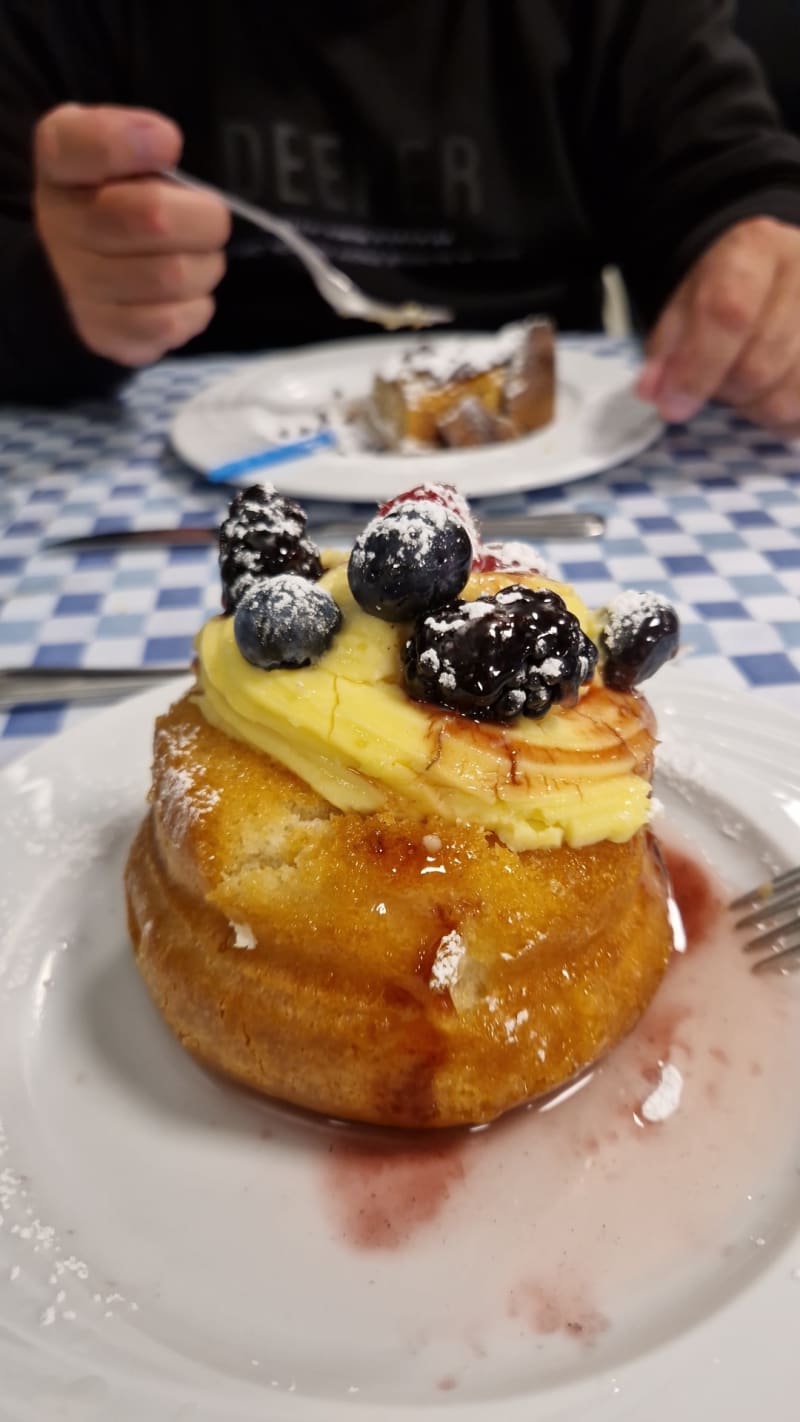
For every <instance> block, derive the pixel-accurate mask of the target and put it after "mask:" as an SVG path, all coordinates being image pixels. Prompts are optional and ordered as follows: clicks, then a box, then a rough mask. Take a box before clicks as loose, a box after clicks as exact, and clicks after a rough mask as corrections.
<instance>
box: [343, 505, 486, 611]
mask: <svg viewBox="0 0 800 1422" xmlns="http://www.w3.org/2000/svg"><path fill="white" fill-rule="evenodd" d="M471 567H472V540H471V538H470V536H469V533H468V532H467V530H466V528H465V527H464V524H463V523H462V521H461V519H460V518H458V517H457V516H456V515H455V514H453V513H451V512H450V510H449V509H447V508H446V507H445V506H444V505H443V504H441V503H438V502H434V501H429V502H426V503H418V502H416V501H414V500H411V501H409V502H403V503H397V504H395V505H393V506H392V507H391V508H390V509H389V511H388V513H386V514H384V515H383V516H382V517H381V516H380V515H379V516H378V517H377V518H374V519H373V520H372V522H371V523H368V524H367V527H366V528H365V529H364V532H363V533H362V534H361V536H360V537H359V538H358V539H357V540H356V542H355V544H354V545H353V551H352V553H351V554H350V562H349V563H348V566H347V580H348V582H349V584H350V591H351V592H352V594H353V597H354V598H355V600H356V602H357V603H358V605H359V607H362V608H363V609H364V611H365V612H369V613H371V615H372V616H373V617H381V618H383V620H384V621H385V622H406V621H409V620H410V619H411V618H413V617H416V616H417V615H418V614H419V613H421V612H426V611H429V610H430V609H432V608H435V607H441V606H442V605H443V604H444V603H446V602H450V601H451V599H452V598H454V597H457V596H458V594H459V593H460V592H461V590H462V588H463V587H464V585H465V584H466V582H467V579H468V578H469V574H470V568H471Z"/></svg>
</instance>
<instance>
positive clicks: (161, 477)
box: [0, 359, 800, 761]
mask: <svg viewBox="0 0 800 1422" xmlns="http://www.w3.org/2000/svg"><path fill="white" fill-rule="evenodd" d="M235 364H236V362H235V360H233V359H214V360H209V359H203V360H176V361H169V362H165V363H163V364H162V365H160V366H158V367H156V368H154V369H152V370H148V371H146V372H144V373H142V374H140V375H138V376H137V377H135V378H134V379H132V380H131V382H130V383H129V384H128V386H127V387H126V388H125V390H124V391H123V393H122V395H121V396H120V397H119V399H118V400H117V401H114V402H103V403H93V404H88V403H87V404H85V405H79V406H74V407H72V408H71V409H69V410H66V411H40V410H32V409H14V408H10V407H5V408H4V409H2V410H0V668H8V667H15V668H16V667H28V666H48V665H50V666H69V667H74V666H95V667H101V666H102V667H111V666H113V667H139V666H148V667H159V666H162V667H167V666H173V667H176V668H180V667H185V666H187V665H188V662H189V659H190V655H191V648H192V638H193V635H194V633H195V632H196V630H197V628H198V626H199V625H200V623H201V622H202V621H203V620H204V619H205V618H206V617H207V616H208V615H210V614H211V613H213V612H215V611H217V610H218V607H219V582H218V576H217V568H216V554H215V550H214V549H213V547H209V548H199V549H198V548H188V549H146V550H144V549H140V550H127V551H125V552H108V551H102V552H90V553H81V554H67V553H51V552H46V551H44V550H43V544H44V543H45V542H46V541H48V540H51V539H54V538H67V537H72V536H76V535H81V534H87V533H92V532H100V531H102V530H106V529H111V528H119V527H131V528H145V527H148V526H150V527H155V526H163V525H169V526H172V525H180V524H194V523H199V522H208V523H215V522H218V521H219V518H220V516H221V514H222V512H223V509H224V507H225V495H224V494H223V493H222V492H221V491H220V490H215V489H213V488H212V487H210V486H209V485H208V484H207V483H205V481H204V480H202V479H201V478H200V477H198V476H196V475H194V474H193V473H192V472H191V471H190V470H187V469H186V467H185V466H184V465H182V464H181V463H180V461H179V460H178V459H177V458H176V457H175V456H174V455H173V454H172V452H171V450H170V448H169V442H168V429H169V425H170V421H171V419H172V417H173V415H174V413H175V411H176V409H177V408H178V406H179V405H180V404H181V403H182V402H183V401H185V400H186V399H188V398H189V397H190V396H191V395H193V394H194V393H195V392H196V391H198V390H200V389H201V388H202V387H203V386H204V385H207V384H208V383H210V382H211V381H214V380H217V379H219V378H220V377H221V376H223V375H225V374H227V373H228V372H229V371H230V370H232V369H233V368H234V366H235ZM412 472H413V471H412V470H411V469H410V470H409V473H410V475H411V473H412ZM410 482H411V479H410ZM485 503H486V501H477V503H476V507H477V508H478V510H479V511H480V508H481V507H482V506H484V507H485ZM315 507H316V508H321V507H322V506H321V505H315ZM525 507H535V508H536V509H537V510H564V509H584V510H590V509H592V510H597V511H599V512H600V513H603V514H605V515H606V517H607V519H608V530H607V536H606V538H605V539H604V540H603V541H602V542H600V541H584V542H569V543H566V542H565V543H558V544H552V543H551V544H548V545H547V549H546V554H547V557H548V559H549V561H550V562H551V563H555V564H556V566H557V567H558V568H559V569H560V573H561V575H562V576H563V577H564V578H565V579H567V580H568V581H570V582H572V583H574V585H575V586H576V588H577V589H578V591H579V592H580V593H581V595H582V596H583V597H584V599H585V600H586V601H587V602H589V603H590V604H592V605H595V606H600V605H602V604H603V603H605V602H606V601H607V600H608V598H609V597H611V596H612V595H613V594H614V593H615V592H616V591H618V590H619V589H620V588H622V587H637V588H645V587H647V588H654V589H656V590H657V591H660V592H663V593H664V594H665V595H666V596H667V597H669V598H670V599H672V600H673V601H674V602H675V604H676V606H677V608H678V611H679V613H680V616H681V619H682V623H683V642H684V651H683V653H682V655H684V656H685V657H686V658H687V660H688V659H691V661H692V664H693V666H692V669H693V671H696V673H697V674H698V675H701V676H703V677H704V678H705V679H706V680H709V681H713V682H715V683H716V684H718V685H720V686H722V687H726V688H728V689H730V688H745V687H749V688H753V689H755V690H756V691H757V692H758V693H759V694H761V695H765V696H769V697H771V698H772V699H773V700H775V701H780V702H782V703H784V704H785V705H787V706H788V707H790V708H794V709H796V710H797V711H798V713H800V601H799V600H798V594H800V451H798V450H797V449H793V448H792V447H790V446H787V445H786V444H783V443H781V442H780V441H779V440H777V439H775V438H774V437H772V436H771V435H769V434H767V433H765V432H763V431H760V430H757V429H755V428H754V427H753V426H751V425H749V424H747V423H746V422H745V421H743V420H741V419H739V418H737V417H735V416H734V415H732V414H731V413H730V412H728V411H726V410H723V409H720V408H717V407H709V408H708V409H707V410H705V411H704V412H703V413H702V414H701V415H699V416H698V417H697V419H695V420H694V421H693V422H692V424H691V425H689V426H687V427H686V428H680V429H679V428H676V429H671V430H668V431H667V432H666V433H665V434H664V435H663V437H662V438H661V439H660V440H659V442H658V443H657V444H656V445H654V446H653V447H652V448H650V449H649V450H647V451H646V452H645V453H644V454H642V455H641V456H639V458H637V459H635V460H632V461H630V462H629V463H627V464H626V465H624V466H623V467H621V468H618V469H616V470H612V471H610V472H608V473H606V474H603V475H595V476H593V477H591V478H589V479H584V480H581V481H580V482H578V483H574V484H568V485H566V486H565V487H564V488H563V489H552V490H544V491H539V492H537V493H535V494H527V495H525V494H515V495H513V496H509V497H503V498H500V499H496V500H492V511H493V512H502V513H503V514H506V513H513V512H515V511H519V510H521V509H523V508H525ZM332 508H333V511H334V512H335V513H336V514H337V515H341V514H343V513H348V514H349V513H355V514H359V513H363V514H364V515H365V516H366V514H367V513H368V511H369V506H366V505H362V506H360V507H359V506H358V505H346V506H343V505H341V504H336V505H335V506H332ZM97 709H98V704H97V703H95V704H93V705H92V706H87V705H81V706H70V705H69V704H65V703H53V704H46V705H38V706H17V707H14V708H13V709H12V710H11V711H8V712H2V711H0V761H7V760H10V759H11V758H12V757H13V756H15V755H18V754H20V753H21V752H23V751H24V750H27V749H29V748H30V747H32V746H33V745H35V744H36V742H37V741H39V740H41V739H42V738H44V737H46V736H50V735H52V734H54V733H55V732H57V731H59V730H61V729H62V728H64V727H66V726H68V725H70V724H71V723H73V722H74V721H76V720H77V719H79V718H83V717H86V716H91V715H92V714H96V712H97Z"/></svg>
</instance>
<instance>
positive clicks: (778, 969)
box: [751, 943, 800, 973]
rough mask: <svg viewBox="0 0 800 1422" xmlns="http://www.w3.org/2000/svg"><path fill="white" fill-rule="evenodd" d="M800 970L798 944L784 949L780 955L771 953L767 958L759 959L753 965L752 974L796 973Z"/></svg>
mask: <svg viewBox="0 0 800 1422" xmlns="http://www.w3.org/2000/svg"><path fill="white" fill-rule="evenodd" d="M798 970H800V943H794V944H793V945H792V946H791V947H790V948H784V949H783V951H782V952H781V953H771V954H770V956H769V957H768V958H759V960H758V962H757V963H754V964H753V967H752V970H751V971H752V972H754V973H796V972H797V971H798Z"/></svg>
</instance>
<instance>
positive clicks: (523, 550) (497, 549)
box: [478, 539, 555, 578]
mask: <svg viewBox="0 0 800 1422" xmlns="http://www.w3.org/2000/svg"><path fill="white" fill-rule="evenodd" d="M478 565H479V567H480V568H481V569H483V571H485V572H494V571H498V572H509V573H538V574H540V575H541V576H542V577H544V578H555V570H554V569H553V568H552V567H551V566H550V564H549V563H548V562H547V560H546V559H545V558H543V557H542V555H541V553H539V551H538V550H537V549H536V548H532V547H531V545H530V544H529V543H523V542H522V541H521V540H520V539H511V540H509V541H508V542H507V543H482V544H481V546H480V548H479V549H478Z"/></svg>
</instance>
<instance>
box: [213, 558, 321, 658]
mask: <svg viewBox="0 0 800 1422" xmlns="http://www.w3.org/2000/svg"><path fill="white" fill-rule="evenodd" d="M341 625H342V614H341V611H340V610H339V608H338V607H337V605H336V603H335V602H334V600H333V598H332V597H331V595H330V593H329V592H326V590H325V589H324V588H318V587H315V585H314V584H313V583H311V582H309V581H308V579H307V578H301V577H298V576H297V574H296V573H279V574H278V575H277V576H276V577H274V578H261V579H260V580H259V581H258V582H256V583H254V584H253V586H252V587H251V588H250V589H249V590H248V592H246V593H245V595H244V597H243V598H242V600H241V602H240V603H239V606H238V607H237V609H236V612H235V614H234V619H233V635H234V637H235V638H236V645H237V646H238V648H239V651H240V652H241V654H242V656H243V657H244V658H245V659H246V660H247V661H248V662H251V663H252V664H253V666H256V667H261V668H262V669H263V670H264V671H271V670H273V668H275V667H304V666H308V665H309V663H311V662H316V661H319V658H320V657H321V656H322V654H323V652H324V651H325V650H326V649H327V648H328V647H329V646H330V644H331V642H332V641H333V638H334V637H335V635H336V633H337V632H338V630H339V628H340V627H341Z"/></svg>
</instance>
